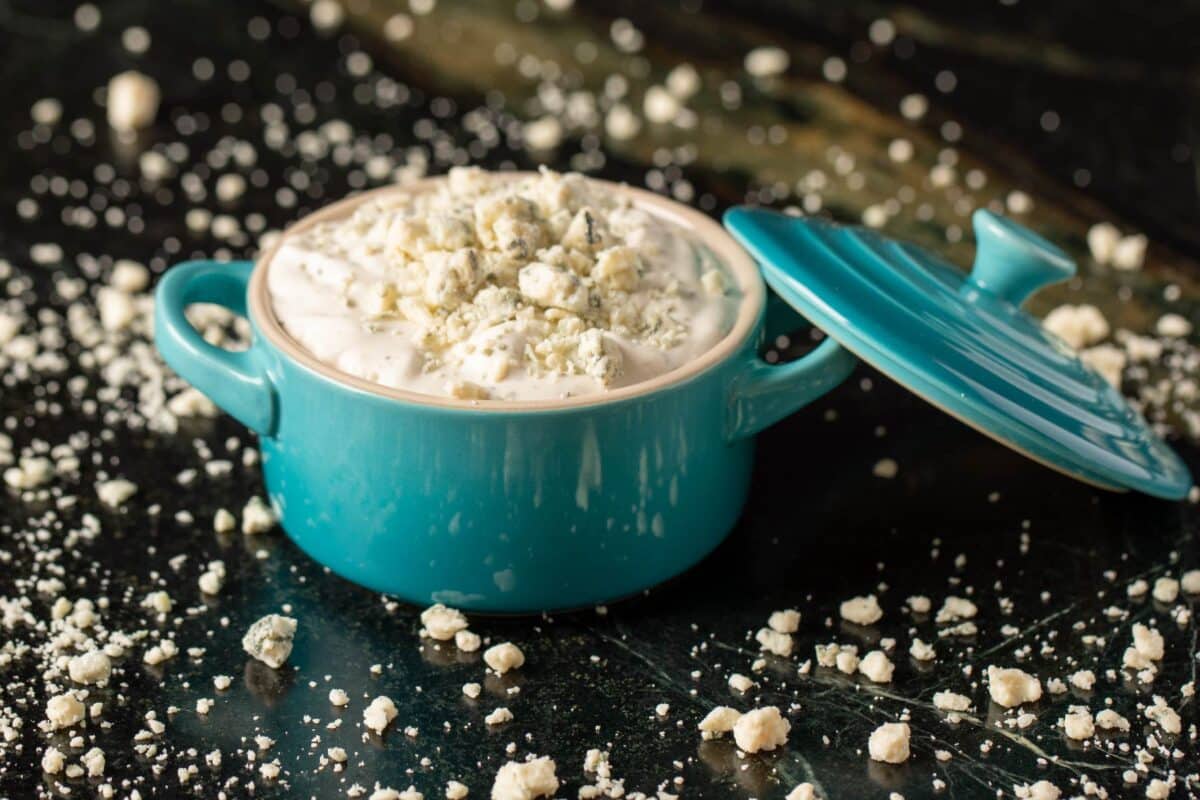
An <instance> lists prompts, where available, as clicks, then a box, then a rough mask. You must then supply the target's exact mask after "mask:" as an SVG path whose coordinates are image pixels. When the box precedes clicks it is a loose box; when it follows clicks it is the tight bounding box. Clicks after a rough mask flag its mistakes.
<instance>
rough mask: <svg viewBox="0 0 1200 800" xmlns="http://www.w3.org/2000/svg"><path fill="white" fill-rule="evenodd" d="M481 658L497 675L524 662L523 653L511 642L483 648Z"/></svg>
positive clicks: (516, 667)
mask: <svg viewBox="0 0 1200 800" xmlns="http://www.w3.org/2000/svg"><path fill="white" fill-rule="evenodd" d="M483 660H484V663H486V664H487V665H488V666H489V667H491V668H492V669H493V670H495V671H496V674H497V675H503V674H504V673H506V672H508V671H509V670H510V669H519V668H520V667H521V666H522V665H523V664H524V663H525V654H524V653H522V652H521V648H519V647H517V646H516V645H515V644H513V643H512V642H503V643H501V644H497V645H493V646H492V647H489V648H488V649H487V650H484V651H483Z"/></svg>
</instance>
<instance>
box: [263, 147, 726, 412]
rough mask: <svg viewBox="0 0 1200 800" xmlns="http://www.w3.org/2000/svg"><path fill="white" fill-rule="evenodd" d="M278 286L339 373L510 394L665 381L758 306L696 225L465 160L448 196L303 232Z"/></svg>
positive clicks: (274, 298)
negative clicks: (742, 308)
mask: <svg viewBox="0 0 1200 800" xmlns="http://www.w3.org/2000/svg"><path fill="white" fill-rule="evenodd" d="M513 197H516V198H518V199H519V200H520V201H521V202H520V203H516V202H515V201H512V202H510V201H509V200H507V199H506V198H513ZM497 207H499V208H500V211H499V212H497V211H496V208H497ZM514 208H515V209H516V211H515V212H514V211H512V209H514ZM585 222H586V225H584V223H585ZM572 225H574V227H572ZM581 226H583V227H586V236H582V237H581V232H582V231H583V227H581ZM514 231H515V233H514ZM514 241H515V243H514ZM531 243H533V244H537V245H540V246H537V247H536V248H535V247H533V246H530V245H531ZM630 264H634V265H635V266H636V269H635V270H633V271H631V270H630V269H629V265H630ZM267 286H268V291H269V293H270V298H271V303H272V307H273V309H274V312H275V315H276V317H277V318H278V320H279V321H280V323H281V324H282V325H283V327H284V329H285V330H286V331H287V332H288V333H289V334H290V335H291V336H292V337H293V338H294V339H295V340H296V341H297V342H298V343H299V344H300V345H301V346H302V347H304V348H305V349H307V350H308V351H309V352H310V353H311V354H312V355H313V356H314V357H315V358H317V359H318V360H319V361H321V362H323V363H325V364H327V365H329V366H331V367H335V368H336V369H338V370H341V371H343V372H346V373H349V374H350V375H354V376H356V377H359V378H362V379H365V380H368V381H371V382H374V383H378V384H380V385H383V386H387V387H391V388H397V389H405V390H409V391H414V392H420V393H423V394H429V395H436V396H451V397H460V398H493V399H503V400H547V399H557V398H566V397H574V396H581V395H591V394H596V393H602V392H605V391H608V390H611V389H614V388H618V387H622V386H629V385H632V384H636V383H640V382H642V381H646V380H649V379H651V378H654V377H657V376H659V375H662V374H664V373H666V372H669V371H671V370H673V369H675V368H677V367H679V366H681V365H683V364H686V363H687V362H689V361H691V360H693V359H696V358H698V357H699V356H701V355H703V354H704V353H705V352H706V351H707V350H709V349H710V348H711V347H713V345H715V344H716V343H717V342H718V341H720V339H721V338H722V337H723V336H724V335H725V334H726V333H727V332H728V331H729V329H730V327H731V326H732V323H733V320H734V318H735V316H736V313H737V307H738V303H739V301H740V295H739V293H738V292H737V291H736V289H735V288H734V287H735V283H734V281H733V280H732V278H731V277H730V276H729V274H728V272H727V271H725V269H724V268H723V266H722V265H720V264H719V263H717V261H716V259H715V257H714V256H713V255H712V253H711V252H710V251H709V250H708V249H707V248H705V247H703V246H702V244H701V243H700V242H699V241H698V240H697V238H696V237H695V236H694V235H692V234H691V233H690V232H689V231H687V230H685V229H683V228H681V227H679V226H677V225H675V224H673V223H671V222H670V221H668V220H664V219H662V218H659V217H655V216H652V215H651V214H649V213H647V212H646V211H644V210H642V209H639V208H636V207H634V206H632V205H631V204H630V203H629V201H628V200H627V199H626V198H625V196H623V195H619V193H615V192H613V191H611V189H609V188H607V187H605V186H604V185H602V184H597V183H595V182H591V181H586V179H583V178H582V177H581V176H577V175H557V174H555V173H549V172H546V173H543V174H542V175H539V176H536V177H533V178H526V179H524V180H522V181H519V182H514V181H512V180H511V179H505V178H503V177H499V176H496V175H493V174H489V173H484V172H481V171H479V170H459V171H455V172H452V173H451V176H450V177H449V179H448V180H447V181H445V182H443V185H442V186H441V187H440V188H439V189H438V190H437V191H435V192H426V193H423V194H412V195H404V194H403V193H396V195H392V196H390V197H389V198H388V199H387V200H385V201H379V200H374V201H368V202H366V203H364V204H363V205H360V206H358V207H357V208H356V210H355V212H354V213H353V214H351V215H350V216H348V217H346V218H344V219H341V220H336V221H333V222H330V223H324V224H321V225H318V226H314V227H312V228H310V229H307V230H304V231H301V232H300V233H298V234H294V235H290V236H288V237H285V239H284V240H283V241H282V242H281V244H280V247H279V249H278V250H277V251H276V253H275V255H274V256H273V257H272V259H271V262H270V264H269V265H268V273H267ZM727 287H728V288H727Z"/></svg>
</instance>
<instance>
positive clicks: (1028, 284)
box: [965, 208, 1075, 306]
mask: <svg viewBox="0 0 1200 800" xmlns="http://www.w3.org/2000/svg"><path fill="white" fill-rule="evenodd" d="M971 222H972V224H973V225H974V226H975V264H974V265H973V266H972V267H971V275H970V277H968V278H967V281H966V284H965V285H969V286H971V287H972V288H975V289H979V290H981V291H985V292H989V293H991V294H993V295H997V296H999V297H1002V298H1004V299H1005V300H1007V301H1008V302H1010V303H1012V304H1013V305H1014V306H1019V305H1021V304H1022V303H1024V302H1025V299H1026V298H1028V297H1029V296H1030V295H1031V294H1033V293H1034V292H1036V291H1037V290H1038V289H1041V288H1042V287H1043V286H1049V285H1050V284H1052V283H1058V282H1059V281H1065V280H1066V279H1067V278H1070V277H1071V276H1072V275H1074V274H1075V262H1073V261H1072V260H1071V258H1070V256H1068V255H1067V254H1066V253H1064V252H1063V251H1062V250H1060V249H1059V248H1058V247H1056V246H1055V245H1053V244H1051V243H1050V242H1049V241H1047V240H1046V239H1044V238H1042V237H1041V236H1039V235H1038V234H1036V233H1034V232H1033V231H1031V230H1030V229H1029V228H1026V227H1025V226H1024V225H1019V224H1017V223H1016V222H1013V221H1012V220H1010V219H1007V218H1005V217H1002V216H1000V215H999V214H993V213H992V212H991V211H988V210H987V209H986V208H981V209H978V210H977V211H976V212H975V213H974V215H972V217H971Z"/></svg>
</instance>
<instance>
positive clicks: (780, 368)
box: [729, 320, 858, 439]
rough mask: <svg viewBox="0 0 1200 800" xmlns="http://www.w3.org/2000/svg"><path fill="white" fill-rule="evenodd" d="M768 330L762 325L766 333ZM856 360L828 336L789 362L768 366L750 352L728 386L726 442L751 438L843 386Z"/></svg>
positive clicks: (768, 325) (856, 362) (769, 325)
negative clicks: (727, 430)
mask: <svg viewBox="0 0 1200 800" xmlns="http://www.w3.org/2000/svg"><path fill="white" fill-rule="evenodd" d="M772 327H773V326H772V325H771V323H770V321H769V320H768V323H767V328H768V329H771V328H772ZM857 364H858V360H857V359H856V358H855V357H854V356H853V355H852V354H851V353H850V351H849V350H847V349H846V348H844V347H842V346H841V345H840V344H838V343H837V341H835V340H834V339H833V338H832V337H830V336H826V337H825V341H823V342H821V344H819V345H817V347H816V349H814V350H813V351H812V352H810V353H806V354H805V355H803V356H801V357H800V358H798V359H796V360H795V361H790V362H788V363H786V364H768V363H767V362H766V361H764V360H763V359H762V358H760V357H759V355H758V353H757V352H752V353H751V354H750V355H749V357H748V358H746V361H745V363H744V364H743V365H742V368H741V371H740V372H739V373H738V375H737V376H736V377H735V378H734V379H733V381H732V383H731V384H730V403H729V408H730V421H729V438H730V439H741V438H743V437H746V436H752V435H754V434H756V433H758V432H759V431H761V430H762V429H763V428H766V427H767V426H768V425H771V424H773V423H775V422H778V421H779V420H781V419H783V418H784V417H786V416H788V415H789V414H791V413H792V412H793V411H796V410H797V409H799V408H802V407H804V406H806V405H808V404H809V403H811V402H812V401H813V400H816V399H817V398H818V397H820V396H821V395H823V394H825V393H826V392H828V391H829V390H831V389H833V388H834V387H835V386H837V385H838V384H839V383H841V382H842V381H844V380H845V379H846V378H847V377H848V376H849V375H850V373H851V372H853V371H854V367H855V365H857Z"/></svg>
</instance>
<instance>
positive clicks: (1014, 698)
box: [987, 665, 1042, 708]
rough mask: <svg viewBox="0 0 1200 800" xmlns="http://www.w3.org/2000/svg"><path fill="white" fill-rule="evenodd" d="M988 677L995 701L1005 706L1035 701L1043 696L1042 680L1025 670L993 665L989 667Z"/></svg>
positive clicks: (989, 689) (990, 691)
mask: <svg viewBox="0 0 1200 800" xmlns="http://www.w3.org/2000/svg"><path fill="white" fill-rule="evenodd" d="M987 677H988V692H989V693H990V694H991V696H992V700H993V702H995V703H996V704H997V705H1001V706H1004V707H1005V708H1013V707H1015V706H1019V705H1021V704H1022V703H1035V702H1037V701H1038V700H1039V699H1041V697H1042V683H1041V681H1039V680H1038V679H1037V678H1035V677H1034V676H1032V675H1030V674H1029V673H1028V672H1025V671H1024V670H1021V669H1016V668H1015V667H1014V668H1011V669H1005V668H1002V667H997V666H995V665H992V666H989V667H988V670H987Z"/></svg>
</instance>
